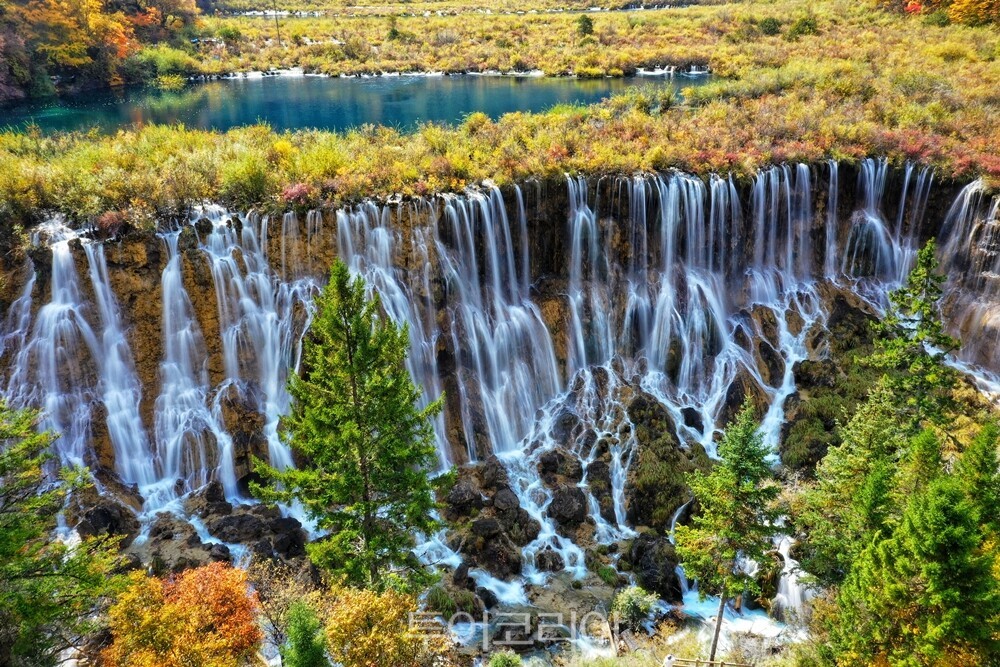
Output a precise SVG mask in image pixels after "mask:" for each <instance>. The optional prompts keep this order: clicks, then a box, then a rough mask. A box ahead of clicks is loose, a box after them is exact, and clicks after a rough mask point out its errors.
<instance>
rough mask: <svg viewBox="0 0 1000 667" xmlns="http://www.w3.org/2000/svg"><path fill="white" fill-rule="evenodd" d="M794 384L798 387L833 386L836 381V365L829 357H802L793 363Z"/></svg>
mask: <svg viewBox="0 0 1000 667" xmlns="http://www.w3.org/2000/svg"><path fill="white" fill-rule="evenodd" d="M792 370H793V372H794V373H795V385H796V386H797V387H799V388H800V389H814V388H816V387H833V386H834V385H836V383H837V365H836V364H835V363H834V362H833V361H832V360H830V359H818V360H815V361H814V360H812V359H804V360H802V361H800V362H798V363H797V364H795V366H794V368H793V369H792Z"/></svg>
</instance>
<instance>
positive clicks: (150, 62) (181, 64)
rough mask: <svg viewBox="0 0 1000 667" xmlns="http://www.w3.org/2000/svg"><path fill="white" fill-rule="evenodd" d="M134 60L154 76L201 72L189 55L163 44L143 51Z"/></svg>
mask: <svg viewBox="0 0 1000 667" xmlns="http://www.w3.org/2000/svg"><path fill="white" fill-rule="evenodd" d="M136 59H137V61H138V62H139V63H141V64H142V65H144V66H145V69H149V70H152V73H153V74H155V75H156V76H165V75H168V74H182V75H187V74H197V73H199V72H200V71H201V66H200V65H199V63H198V61H197V60H195V59H194V58H193V57H192V56H191V55H190V54H188V53H186V52H185V51H181V50H180V49H175V48H173V47H172V46H165V45H163V44H159V45H157V46H151V47H147V48H145V49H143V50H142V51H140V52H139V53H138V54H137V55H136Z"/></svg>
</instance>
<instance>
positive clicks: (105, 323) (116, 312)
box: [83, 243, 157, 493]
mask: <svg viewBox="0 0 1000 667" xmlns="http://www.w3.org/2000/svg"><path fill="white" fill-rule="evenodd" d="M83 247H84V251H85V252H86V253H87V263H88V266H89V275H90V283H91V288H92V289H93V293H94V301H95V304H96V305H97V310H98V313H99V314H100V318H99V324H100V331H101V334H100V343H99V348H98V349H99V353H98V357H97V359H98V365H99V367H100V381H99V389H98V393H99V394H100V398H101V402H102V403H103V404H104V408H105V410H106V422H105V423H106V424H107V430H108V436H109V438H110V440H111V445H112V447H113V448H114V455H115V470H116V471H117V472H118V474H119V476H120V477H121V479H122V480H123V481H124V482H126V483H129V484H138V485H139V489H140V493H141V492H142V490H144V489H146V488H148V487H150V486H151V485H154V484H155V483H156V480H157V475H156V468H155V466H154V464H153V454H152V451H151V450H150V447H149V437H148V436H147V434H146V427H145V426H144V425H143V423H142V417H141V416H140V415H139V402H140V397H141V395H142V388H141V387H140V386H139V378H138V377H137V376H136V372H135V362H134V361H133V359H132V349H131V347H130V346H129V343H128V339H127V338H126V336H125V329H124V327H123V325H122V319H121V312H120V309H119V306H118V300H117V298H116V297H115V294H114V292H113V291H112V290H111V281H110V280H109V277H108V265H107V261H106V260H105V257H104V246H103V245H100V244H96V243H87V244H85V245H84V246H83Z"/></svg>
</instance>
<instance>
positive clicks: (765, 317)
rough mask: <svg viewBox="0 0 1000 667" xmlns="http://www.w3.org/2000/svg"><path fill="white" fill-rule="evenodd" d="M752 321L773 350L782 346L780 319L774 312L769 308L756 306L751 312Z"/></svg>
mask: <svg viewBox="0 0 1000 667" xmlns="http://www.w3.org/2000/svg"><path fill="white" fill-rule="evenodd" d="M749 315H750V319H751V320H752V321H753V323H754V325H755V326H754V328H755V329H756V330H757V331H758V333H760V335H761V337H763V339H764V340H765V341H767V342H768V343H769V344H770V345H771V347H772V348H777V347H779V345H780V336H779V335H778V318H777V317H776V316H775V314H774V311H773V310H771V309H770V308H768V307H767V306H763V305H758V306H754V307H753V308H752V309H751V310H750V313H749Z"/></svg>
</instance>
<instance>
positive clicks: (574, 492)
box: [546, 486, 587, 528]
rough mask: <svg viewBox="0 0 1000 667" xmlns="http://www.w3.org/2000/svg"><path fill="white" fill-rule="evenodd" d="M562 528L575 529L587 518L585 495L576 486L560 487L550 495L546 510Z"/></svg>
mask: <svg viewBox="0 0 1000 667" xmlns="http://www.w3.org/2000/svg"><path fill="white" fill-rule="evenodd" d="M546 512H547V514H548V515H549V516H550V517H552V518H553V519H554V520H555V522H556V523H558V524H559V525H560V526H561V527H563V528H575V527H577V526H579V525H580V524H581V523H583V521H584V520H585V519H586V518H587V495H586V494H585V493H584V492H583V489H581V488H580V487H578V486H562V487H560V488H558V489H556V491H555V492H554V493H553V494H552V502H551V503H550V504H549V507H548V509H547V510H546Z"/></svg>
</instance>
